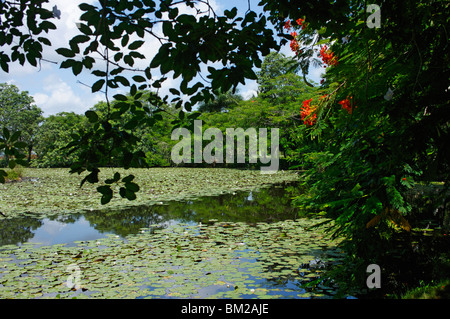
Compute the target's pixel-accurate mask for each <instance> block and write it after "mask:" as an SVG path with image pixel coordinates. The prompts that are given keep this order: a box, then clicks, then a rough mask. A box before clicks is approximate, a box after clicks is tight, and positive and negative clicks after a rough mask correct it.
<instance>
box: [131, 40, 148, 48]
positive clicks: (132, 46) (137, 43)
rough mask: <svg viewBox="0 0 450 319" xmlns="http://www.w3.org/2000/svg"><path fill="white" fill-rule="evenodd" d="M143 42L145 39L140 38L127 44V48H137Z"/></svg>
mask: <svg viewBox="0 0 450 319" xmlns="http://www.w3.org/2000/svg"><path fill="white" fill-rule="evenodd" d="M144 43H145V41H142V40H137V41H134V42H132V43H131V44H130V45H129V46H128V49H130V50H136V49H139V48H140V47H141V46H142V45H143V44H144Z"/></svg>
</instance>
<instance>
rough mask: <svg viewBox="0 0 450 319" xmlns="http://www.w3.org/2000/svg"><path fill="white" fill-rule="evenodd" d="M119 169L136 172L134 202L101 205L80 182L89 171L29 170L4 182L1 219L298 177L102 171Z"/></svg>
mask: <svg viewBox="0 0 450 319" xmlns="http://www.w3.org/2000/svg"><path fill="white" fill-rule="evenodd" d="M113 171H119V172H121V173H123V175H126V174H133V175H134V176H135V181H136V183H137V184H139V185H140V191H139V192H138V193H136V195H137V198H136V200H134V201H128V200H126V199H122V198H120V196H117V197H115V198H113V199H112V201H111V202H110V203H109V204H107V205H101V203H100V194H99V193H98V192H97V190H96V187H97V186H98V185H96V186H94V185H91V184H88V183H86V184H84V185H83V187H80V182H81V180H82V179H83V178H84V175H77V174H69V172H68V169H64V168H62V169H57V168H52V169H31V168H27V169H24V172H23V175H24V176H25V177H26V180H25V181H23V182H20V183H11V184H0V190H1V191H0V211H1V212H2V213H3V214H4V215H5V216H2V215H0V219H1V218H5V217H17V216H27V215H31V216H46V215H47V216H48V215H55V214H56V215H61V214H64V213H73V212H75V211H85V210H97V209H104V208H113V207H129V206H138V205H143V204H160V203H161V202H166V201H171V200H181V199H194V198H198V197H202V196H214V195H220V194H224V193H232V192H235V191H239V190H252V189H255V188H261V187H267V186H270V185H273V184H278V183H282V182H292V181H296V180H297V175H296V173H295V172H292V171H280V172H277V173H276V174H271V175H264V174H261V173H260V171H259V170H255V171H252V170H236V169H225V168H214V169H211V168H149V169H128V170H124V169H112V168H105V169H102V171H101V174H100V176H101V177H102V174H104V175H105V176H110V175H111V172H113Z"/></svg>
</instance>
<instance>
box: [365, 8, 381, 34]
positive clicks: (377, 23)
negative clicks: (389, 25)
mask: <svg viewBox="0 0 450 319" xmlns="http://www.w3.org/2000/svg"><path fill="white" fill-rule="evenodd" d="M367 12H368V13H371V15H370V16H368V17H367V21H366V23H367V26H368V27H369V28H370V29H373V28H377V29H378V28H381V8H380V6H379V5H377V4H369V5H368V6H367Z"/></svg>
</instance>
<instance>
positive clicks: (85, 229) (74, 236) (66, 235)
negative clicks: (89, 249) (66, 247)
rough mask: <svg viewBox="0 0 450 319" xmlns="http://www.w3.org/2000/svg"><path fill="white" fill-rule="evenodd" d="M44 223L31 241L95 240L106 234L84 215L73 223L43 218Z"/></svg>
mask: <svg viewBox="0 0 450 319" xmlns="http://www.w3.org/2000/svg"><path fill="white" fill-rule="evenodd" d="M42 223H43V224H42V226H41V227H40V228H38V229H37V230H36V231H34V237H33V238H32V239H30V240H29V242H30V243H39V244H43V245H55V244H67V243H71V242H74V241H78V240H95V239H98V238H103V237H105V235H106V234H105V233H100V232H99V231H97V230H96V229H94V228H93V227H91V226H90V225H89V222H88V221H87V220H86V219H84V217H81V218H80V219H79V220H77V221H75V222H74V223H71V224H66V223H61V222H58V221H54V220H49V219H43V220H42Z"/></svg>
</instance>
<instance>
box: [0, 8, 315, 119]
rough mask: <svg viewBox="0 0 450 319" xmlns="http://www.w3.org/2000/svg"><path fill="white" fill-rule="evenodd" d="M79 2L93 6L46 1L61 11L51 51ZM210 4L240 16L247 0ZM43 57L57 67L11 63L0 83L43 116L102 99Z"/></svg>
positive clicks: (69, 27) (72, 22)
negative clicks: (12, 87)
mask: <svg viewBox="0 0 450 319" xmlns="http://www.w3.org/2000/svg"><path fill="white" fill-rule="evenodd" d="M83 2H87V3H95V2H96V0H82V1H73V0H71V1H67V0H50V3H49V4H48V5H47V7H48V8H49V9H51V8H52V7H53V6H54V5H57V7H58V9H59V10H60V11H61V19H59V20H57V19H54V20H53V22H54V23H55V24H56V26H57V28H58V29H57V30H56V31H54V32H52V33H51V34H49V38H50V40H51V42H52V44H53V49H55V48H59V47H65V46H67V43H68V41H69V40H70V39H71V38H72V37H73V36H74V35H76V34H78V30H77V29H76V22H77V21H78V17H79V16H80V10H79V9H78V5H79V4H80V3H83ZM258 2H259V0H250V5H251V9H252V10H253V11H256V12H257V13H259V12H261V9H260V8H258V6H257V4H258ZM210 3H211V5H212V6H213V7H214V8H215V11H216V12H217V13H218V14H220V13H221V12H223V11H224V10H225V9H231V8H233V7H237V8H238V12H239V13H242V14H243V13H245V11H246V10H247V9H248V1H247V0H231V1H230V0H210ZM158 45H159V44H158V42H157V41H156V40H153V41H151V40H150V41H148V43H147V42H146V44H145V45H144V47H143V49H144V50H146V53H147V52H150V53H148V57H151V56H153V55H152V54H155V53H156V52H157V50H158ZM282 52H283V53H284V54H286V55H291V54H292V53H291V52H290V50H289V46H288V45H286V46H285V47H284V48H283V49H282ZM44 58H45V59H47V60H50V61H55V62H57V64H53V63H49V62H44V61H42V63H41V65H40V67H38V68H35V67H32V66H30V65H25V66H20V65H19V64H13V65H10V71H9V73H4V72H3V71H1V70H0V83H4V82H7V83H10V84H14V85H16V86H17V87H18V88H19V89H20V90H21V91H28V92H29V94H30V95H31V96H33V98H34V100H35V104H36V105H37V106H39V107H40V108H41V109H42V110H43V111H44V116H49V115H52V114H56V113H58V112H63V111H65V112H72V111H73V112H75V113H79V114H82V113H84V112H85V111H86V110H88V109H89V108H90V107H92V106H93V105H94V104H95V103H97V102H98V101H102V100H105V96H104V94H102V93H99V92H97V93H95V94H93V93H91V89H90V88H89V87H87V86H85V85H83V83H84V84H87V85H91V84H92V83H93V81H95V80H96V79H95V78H94V77H92V76H91V75H90V71H86V72H83V73H82V74H80V75H78V76H74V75H73V73H72V71H71V70H67V69H60V68H59V63H60V62H61V60H62V59H61V57H60V56H58V55H57V54H56V53H55V52H54V50H47V51H45V52H44ZM147 63H148V61H147ZM320 71H322V70H317V72H314V71H313V72H312V73H311V76H310V77H311V78H312V79H313V80H315V81H316V82H318V79H319V76H320V73H319V72H320ZM178 83H179V80H175V81H174V80H172V79H169V80H167V81H166V83H165V85H164V87H163V88H162V89H161V91H160V94H162V95H165V94H169V92H168V90H169V88H170V87H177V84H178ZM256 90H257V85H256V82H255V81H248V82H247V83H246V85H243V86H241V87H239V92H240V93H241V94H242V95H243V96H244V98H250V97H251V96H252V95H254V94H256Z"/></svg>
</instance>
